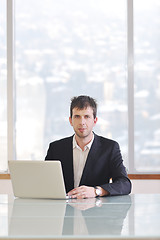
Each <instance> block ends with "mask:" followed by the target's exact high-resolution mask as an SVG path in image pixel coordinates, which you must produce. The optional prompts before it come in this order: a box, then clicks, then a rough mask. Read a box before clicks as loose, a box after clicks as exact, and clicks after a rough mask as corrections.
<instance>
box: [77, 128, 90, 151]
mask: <svg viewBox="0 0 160 240" xmlns="http://www.w3.org/2000/svg"><path fill="white" fill-rule="evenodd" d="M75 138H76V142H77V144H78V146H79V147H80V148H81V149H82V151H84V147H85V146H86V145H87V144H88V143H90V142H91V141H92V138H93V132H92V133H91V134H90V135H89V136H87V137H84V138H83V137H79V136H77V135H75Z"/></svg>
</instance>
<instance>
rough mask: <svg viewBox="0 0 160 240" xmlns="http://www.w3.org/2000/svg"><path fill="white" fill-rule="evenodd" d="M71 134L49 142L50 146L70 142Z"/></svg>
mask: <svg viewBox="0 0 160 240" xmlns="http://www.w3.org/2000/svg"><path fill="white" fill-rule="evenodd" d="M72 139H73V136H70V137H65V138H62V139H59V140H56V141H54V142H51V143H50V146H57V145H65V144H67V143H68V144H70V143H72Z"/></svg>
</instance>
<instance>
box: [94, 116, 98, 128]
mask: <svg viewBox="0 0 160 240" xmlns="http://www.w3.org/2000/svg"><path fill="white" fill-rule="evenodd" d="M97 121H98V118H97V117H96V118H95V119H94V126H95V125H96V123H97Z"/></svg>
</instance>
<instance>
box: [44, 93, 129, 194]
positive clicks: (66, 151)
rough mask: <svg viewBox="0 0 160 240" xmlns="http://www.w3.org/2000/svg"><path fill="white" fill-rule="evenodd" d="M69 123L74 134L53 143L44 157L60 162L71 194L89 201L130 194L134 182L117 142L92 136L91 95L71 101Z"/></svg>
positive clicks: (93, 104) (94, 106)
mask: <svg viewBox="0 0 160 240" xmlns="http://www.w3.org/2000/svg"><path fill="white" fill-rule="evenodd" d="M69 122H70V124H71V126H72V127H73V129H74V132H75V134H74V135H73V136H71V137H67V138H64V139H61V140H58V141H55V142H52V143H50V145H49V149H48V152H47V156H46V158H45V160H58V159H59V160H60V161H61V164H62V169H63V175H64V181H65V186H66V191H67V193H68V195H69V196H71V197H72V198H90V197H97V196H108V195H122V194H129V193H130V192H131V182H130V180H129V178H128V177H127V173H126V170H125V167H124V165H123V160H122V156H121V153H120V149H119V145H118V143H117V142H115V141H113V140H110V139H107V138H104V137H101V136H98V135H96V134H95V133H93V127H94V126H95V125H96V123H97V104H96V101H95V100H94V99H93V98H91V97H89V96H79V97H74V98H72V100H71V106H70V117H69ZM110 179H112V183H110Z"/></svg>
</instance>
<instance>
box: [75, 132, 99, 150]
mask: <svg viewBox="0 0 160 240" xmlns="http://www.w3.org/2000/svg"><path fill="white" fill-rule="evenodd" d="M93 141H94V134H93V137H92V140H91V141H90V142H89V143H88V144H87V145H86V146H85V148H88V149H90V148H91V146H92V143H93ZM74 148H80V147H79V146H78V144H77V142H76V138H75V135H74V136H73V149H74Z"/></svg>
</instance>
